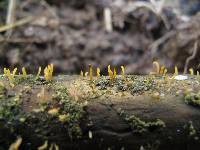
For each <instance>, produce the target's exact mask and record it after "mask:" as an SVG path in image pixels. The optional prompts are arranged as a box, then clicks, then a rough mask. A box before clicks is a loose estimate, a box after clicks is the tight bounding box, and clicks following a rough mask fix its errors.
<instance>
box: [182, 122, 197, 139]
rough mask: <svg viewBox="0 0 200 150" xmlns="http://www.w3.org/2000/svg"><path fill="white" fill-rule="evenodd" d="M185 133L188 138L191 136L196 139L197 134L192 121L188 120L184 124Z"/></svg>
mask: <svg viewBox="0 0 200 150" xmlns="http://www.w3.org/2000/svg"><path fill="white" fill-rule="evenodd" d="M184 128H185V130H186V133H187V135H188V137H189V138H193V139H195V140H198V139H199V137H198V136H197V131H196V129H195V127H194V125H193V123H192V121H189V122H188V124H186V125H185V126H184Z"/></svg>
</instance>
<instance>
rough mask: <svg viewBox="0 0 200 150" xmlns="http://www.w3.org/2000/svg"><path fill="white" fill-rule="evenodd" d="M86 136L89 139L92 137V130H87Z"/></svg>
mask: <svg viewBox="0 0 200 150" xmlns="http://www.w3.org/2000/svg"><path fill="white" fill-rule="evenodd" d="M88 136H89V138H90V139H92V131H89V132H88Z"/></svg>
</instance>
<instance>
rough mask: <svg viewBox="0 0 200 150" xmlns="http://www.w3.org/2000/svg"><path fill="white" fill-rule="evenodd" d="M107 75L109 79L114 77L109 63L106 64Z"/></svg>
mask: <svg viewBox="0 0 200 150" xmlns="http://www.w3.org/2000/svg"><path fill="white" fill-rule="evenodd" d="M108 75H109V77H110V80H113V79H114V75H113V72H112V70H111V69H110V65H109V66H108Z"/></svg>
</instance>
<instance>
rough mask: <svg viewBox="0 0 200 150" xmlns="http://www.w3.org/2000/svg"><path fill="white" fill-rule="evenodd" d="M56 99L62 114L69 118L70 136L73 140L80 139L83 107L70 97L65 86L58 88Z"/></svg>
mask: <svg viewBox="0 0 200 150" xmlns="http://www.w3.org/2000/svg"><path fill="white" fill-rule="evenodd" d="M54 99H55V100H57V101H58V103H59V105H60V109H59V110H60V111H59V112H60V114H67V115H68V116H69V119H68V122H67V123H68V124H67V128H68V133H69V136H70V137H71V138H80V137H81V136H82V132H81V128H80V123H81V119H82V118H83V115H84V111H83V108H82V106H81V105H80V104H79V103H77V102H76V101H75V100H73V99H72V98H71V97H70V96H69V95H68V91H67V89H66V88H65V87H64V86H59V87H56V95H55V96H54Z"/></svg>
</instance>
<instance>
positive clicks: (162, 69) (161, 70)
mask: <svg viewBox="0 0 200 150" xmlns="http://www.w3.org/2000/svg"><path fill="white" fill-rule="evenodd" d="M164 71H165V66H162V67H161V68H160V71H159V74H160V75H163V74H164Z"/></svg>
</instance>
